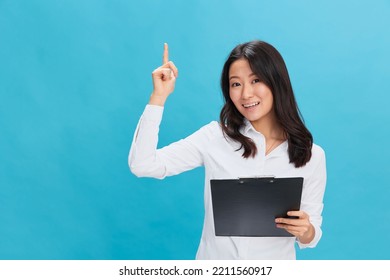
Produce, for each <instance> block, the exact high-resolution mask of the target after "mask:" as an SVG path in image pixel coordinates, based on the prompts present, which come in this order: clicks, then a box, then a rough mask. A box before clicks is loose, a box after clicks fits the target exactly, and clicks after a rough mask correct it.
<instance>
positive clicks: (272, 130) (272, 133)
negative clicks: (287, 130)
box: [250, 115, 285, 140]
mask: <svg viewBox="0 0 390 280" xmlns="http://www.w3.org/2000/svg"><path fill="white" fill-rule="evenodd" d="M250 123H251V124H252V126H253V128H254V129H255V130H256V131H258V132H260V133H261V134H263V135H264V137H265V139H278V140H284V139H285V136H284V132H283V129H282V128H281V127H280V125H279V124H278V122H277V121H276V118H275V116H274V115H272V116H269V117H268V118H262V119H259V120H256V121H251V122H250Z"/></svg>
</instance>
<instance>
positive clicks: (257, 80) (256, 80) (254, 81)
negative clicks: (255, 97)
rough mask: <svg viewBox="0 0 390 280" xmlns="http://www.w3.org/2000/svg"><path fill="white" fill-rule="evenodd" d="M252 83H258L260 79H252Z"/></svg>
mask: <svg viewBox="0 0 390 280" xmlns="http://www.w3.org/2000/svg"><path fill="white" fill-rule="evenodd" d="M252 83H260V79H254V80H253V82H252Z"/></svg>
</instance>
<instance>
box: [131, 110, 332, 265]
mask: <svg viewBox="0 0 390 280" xmlns="http://www.w3.org/2000/svg"><path fill="white" fill-rule="evenodd" d="M162 115H163V107H161V106H155V105H147V106H146V108H145V110H144V113H143V115H142V116H141V119H140V120H139V123H138V126H137V128H136V131H135V134H134V139H133V143H132V145H131V149H130V153H129V166H130V169H131V171H132V172H133V173H134V174H135V175H137V176H139V177H154V178H159V179H162V178H164V177H166V176H171V175H176V174H179V173H181V172H184V171H187V170H190V169H193V168H195V167H198V166H202V165H204V167H205V173H206V174H205V188H204V203H205V217H204V225H203V232H202V237H201V240H200V244H199V248H198V252H197V255H196V258H197V259H270V260H271V259H295V258H296V256H295V246H294V244H295V242H298V245H299V247H300V248H304V247H315V246H316V244H317V243H318V241H319V240H320V238H321V235H322V231H321V223H322V216H321V213H322V209H323V196H324V191H325V184H326V164H325V154H324V151H323V150H322V149H321V148H320V147H319V146H317V145H315V144H314V145H313V148H312V157H311V159H310V161H309V162H308V163H307V164H306V165H305V166H303V167H300V168H295V166H294V165H293V164H291V163H289V156H288V153H287V148H288V143H287V141H285V142H284V143H282V144H281V145H279V146H278V147H276V148H275V149H274V150H273V151H271V153H269V154H268V155H265V138H264V136H263V135H262V134H261V133H259V132H257V131H256V130H255V129H254V128H253V126H252V125H251V124H250V122H249V121H246V122H245V126H244V127H243V128H242V129H241V133H242V134H243V135H245V136H248V137H250V138H252V139H253V140H254V142H255V143H256V145H257V149H258V153H257V155H256V156H255V157H254V158H252V157H250V158H247V159H245V158H243V157H242V152H243V150H239V151H237V148H239V147H240V144H239V143H237V142H234V141H232V140H227V139H226V137H225V136H224V135H223V133H222V129H221V127H220V125H219V123H218V122H216V121H213V122H211V123H209V124H207V125H205V126H203V127H202V128H200V129H199V130H198V131H196V132H195V133H193V134H192V135H190V136H188V137H187V138H185V139H182V140H180V141H178V142H175V143H172V144H170V145H168V146H166V147H163V148H161V149H157V143H158V132H159V126H160V122H161V119H162ZM264 175H274V176H276V177H303V178H304V183H303V190H302V199H301V210H303V211H305V212H306V213H307V214H309V216H310V222H311V223H312V224H313V226H314V229H315V237H314V239H313V240H312V241H311V242H310V243H309V244H302V243H300V242H299V240H297V239H296V238H295V237H229V236H216V235H215V230H214V220H213V209H212V204H211V191H210V179H237V178H239V177H256V176H257V177H258V176H264Z"/></svg>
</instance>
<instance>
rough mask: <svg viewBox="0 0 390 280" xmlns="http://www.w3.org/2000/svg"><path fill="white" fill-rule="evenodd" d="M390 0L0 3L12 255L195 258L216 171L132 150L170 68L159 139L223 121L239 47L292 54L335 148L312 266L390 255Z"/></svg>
mask: <svg viewBox="0 0 390 280" xmlns="http://www.w3.org/2000/svg"><path fill="white" fill-rule="evenodd" d="M389 26H390V1H388V0H382V1H379V0H378V1H371V0H370V1H369V0H365V1H352V0H351V1H339V0H331V1H329V0H328V1H301V0H298V1H244V0H238V1H231V0H230V1H227V0H224V1H210V0H201V1H200V0H198V1H195V0H191V1H167V0H165V1H151V0H150V1H130V0H128V1H126V0H115V1H113V0H96V1H93V0H67V1H65V0H57V1H51V0H35V1H27V0H26V1H20V0H19V1H17V0H0V258H1V259H193V258H194V256H195V253H196V249H197V246H198V242H199V238H200V234H201V229H202V222H203V170H202V169H197V170H194V171H190V172H187V173H185V174H181V175H178V176H176V177H172V178H167V179H166V180H163V181H159V180H154V179H138V178H136V177H135V176H134V175H132V174H131V173H130V172H129V170H128V167H127V154H128V150H129V147H130V143H131V140H132V137H133V131H134V129H135V127H136V124H137V121H138V118H139V116H140V114H141V113H142V111H143V108H144V106H145V104H146V103H147V102H148V98H149V95H150V92H151V89H152V84H151V72H152V70H153V69H154V68H156V67H158V66H159V65H160V63H161V55H162V47H163V43H164V42H168V43H169V45H170V54H171V57H170V58H171V59H172V60H173V61H174V62H175V63H176V65H177V66H178V68H179V70H180V77H179V79H178V81H177V85H176V91H175V93H174V94H173V95H172V96H171V98H170V99H169V101H168V103H167V105H166V109H165V115H164V120H163V123H162V127H161V143H160V144H161V145H165V144H168V143H170V142H171V141H175V140H178V139H180V138H183V137H185V136H187V135H188V134H190V133H192V132H193V131H195V130H196V129H198V128H199V127H200V126H202V125H204V124H206V123H208V122H210V121H211V120H214V119H217V118H218V115H219V111H220V108H221V105H222V97H221V93H220V89H219V75H220V71H221V69H222V64H223V62H224V60H225V58H226V57H227V55H228V53H229V51H230V50H231V49H232V48H233V47H234V46H235V45H236V44H238V43H241V42H245V41H249V40H253V39H262V40H265V41H268V42H270V43H271V44H273V45H274V46H275V47H276V48H277V49H279V51H280V52H281V53H282V55H283V57H284V58H285V60H286V63H287V67H288V69H289V71H290V75H291V79H292V83H293V87H294V90H295V93H296V96H297V99H298V102H299V105H300V108H301V111H302V113H303V115H304V118H305V120H306V123H307V125H308V127H309V128H310V129H311V131H312V133H313V134H314V138H315V142H316V143H318V144H319V145H321V146H322V147H323V148H324V149H325V151H326V154H327V166H328V184H327V190H326V195H325V209H324V222H323V232H324V234H323V238H322V241H321V242H320V244H319V245H318V247H317V248H316V249H314V250H311V249H306V250H302V251H298V258H299V259H389V256H390V253H389V251H390V237H389V236H390V235H389V232H390V222H389V221H390V210H389V204H390V203H389V202H390V179H389V174H390V172H389V171H390V170H389V156H390V149H389V144H388V139H389V136H390V129H389V120H390V110H389V102H390V83H389V82H390V66H389V65H390V54H389V50H390V36H389V31H388V28H389Z"/></svg>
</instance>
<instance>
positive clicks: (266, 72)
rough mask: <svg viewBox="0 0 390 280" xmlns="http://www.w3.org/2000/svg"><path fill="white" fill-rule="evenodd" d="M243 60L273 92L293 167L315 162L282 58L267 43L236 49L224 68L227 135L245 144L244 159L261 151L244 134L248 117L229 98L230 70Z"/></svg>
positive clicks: (223, 120)
mask: <svg viewBox="0 0 390 280" xmlns="http://www.w3.org/2000/svg"><path fill="white" fill-rule="evenodd" d="M242 58H244V59H246V60H247V61H248V62H249V65H250V67H251V69H252V71H253V73H254V74H256V75H257V77H258V78H259V79H260V80H261V81H262V82H263V83H264V84H266V85H267V86H268V87H269V89H270V90H271V92H272V95H273V100H274V103H273V110H274V111H275V115H276V120H277V122H278V123H279V125H280V126H281V128H282V129H283V131H284V134H285V137H286V139H287V141H288V155H289V159H290V163H293V164H294V165H295V167H302V166H304V165H305V164H306V163H307V162H308V161H309V160H310V158H311V148H312V145H313V136H312V135H311V133H310V131H309V130H308V129H307V128H306V126H305V124H304V121H303V117H302V114H301V112H300V111H299V108H298V105H297V102H296V100H295V97H294V92H293V89H292V86H291V82H290V77H289V75H288V71H287V67H286V64H285V63H284V60H283V58H282V56H281V55H280V53H279V52H278V51H277V50H276V49H275V48H274V47H273V46H271V45H270V44H268V43H266V42H263V41H258V40H256V41H251V42H247V43H243V44H240V45H238V46H236V47H235V48H234V49H233V50H232V52H231V53H230V55H229V57H228V58H227V60H226V62H225V64H224V66H223V70H222V75H221V88H222V93H223V96H224V99H225V104H224V106H223V108H222V110H221V113H220V121H221V126H222V130H223V133H224V134H225V136H227V137H229V138H231V139H232V140H234V141H237V142H239V143H240V144H241V147H240V148H239V149H238V150H241V149H244V151H243V154H242V156H243V157H244V158H248V157H250V156H252V157H254V156H255V155H256V153H257V148H256V145H255V143H254V142H253V140H252V139H251V138H249V137H246V136H244V135H243V134H241V133H240V128H241V127H242V126H243V124H244V116H243V115H242V114H241V113H240V112H239V111H238V110H237V108H236V107H235V105H234V104H233V102H232V100H231V99H230V95H229V88H230V86H229V70H230V66H231V65H232V63H233V62H235V61H236V60H238V59H242Z"/></svg>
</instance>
